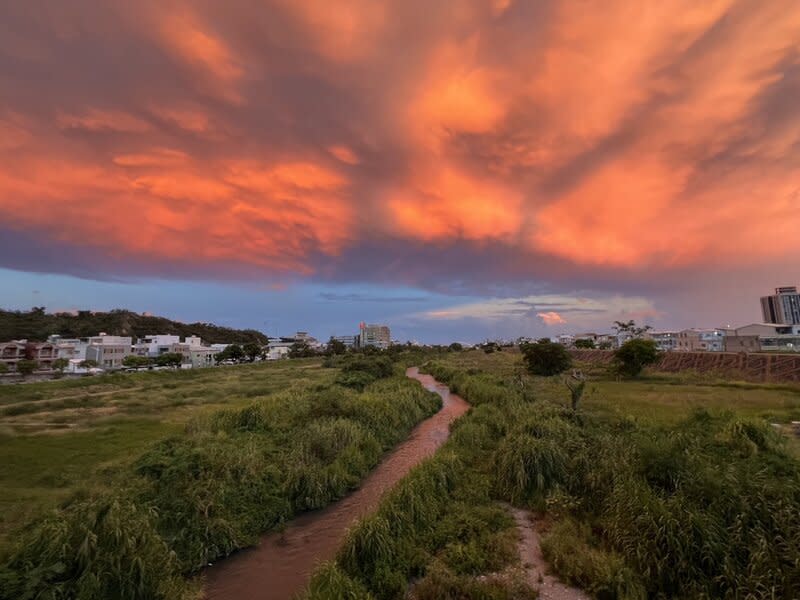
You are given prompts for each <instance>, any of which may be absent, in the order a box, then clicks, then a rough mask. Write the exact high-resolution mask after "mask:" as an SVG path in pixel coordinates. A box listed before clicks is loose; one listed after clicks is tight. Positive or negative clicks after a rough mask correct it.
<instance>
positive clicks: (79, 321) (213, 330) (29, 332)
mask: <svg viewBox="0 0 800 600" xmlns="http://www.w3.org/2000/svg"><path fill="white" fill-rule="evenodd" d="M100 332H105V333H107V334H109V335H129V336H132V337H134V338H138V337H143V336H145V335H153V334H172V335H180V336H181V337H185V336H187V335H197V336H200V337H201V338H202V339H203V341H204V342H207V343H211V344H216V343H224V342H232V343H239V344H244V343H247V342H257V343H260V344H266V343H267V336H266V335H264V334H263V333H262V332H260V331H256V330H254V329H230V328H228V327H219V326H217V325H213V324H211V323H180V322H178V321H172V320H170V319H167V318H165V317H156V316H150V315H141V314H138V313H135V312H132V311H129V310H123V309H115V310H112V311H110V312H92V311H88V310H87V311H79V312H78V313H77V314H72V313H55V314H50V313H46V312H45V309H44V307H39V308H34V309H32V310H31V311H29V312H22V311H10V310H2V309H0V341H7V340H18V339H28V340H32V341H43V340H46V339H47V336H49V335H51V334H59V335H62V336H64V337H89V336H92V335H97V334H98V333H100Z"/></svg>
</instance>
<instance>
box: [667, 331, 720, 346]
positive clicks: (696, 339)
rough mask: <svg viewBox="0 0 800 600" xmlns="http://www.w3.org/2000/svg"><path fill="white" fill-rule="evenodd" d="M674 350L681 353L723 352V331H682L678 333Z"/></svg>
mask: <svg viewBox="0 0 800 600" xmlns="http://www.w3.org/2000/svg"><path fill="white" fill-rule="evenodd" d="M676 350H679V351H681V352H723V351H724V350H725V330H724V329H684V330H683V331H681V332H679V333H678V345H677V348H676Z"/></svg>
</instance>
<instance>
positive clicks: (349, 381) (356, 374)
mask: <svg viewBox="0 0 800 600" xmlns="http://www.w3.org/2000/svg"><path fill="white" fill-rule="evenodd" d="M339 364H341V366H342V371H341V373H340V374H339V376H338V377H337V378H336V383H338V384H339V385H343V386H345V387H350V388H354V389H357V390H363V389H364V388H365V387H366V386H367V385H369V384H370V383H372V382H374V381H377V380H378V379H383V378H385V377H389V376H391V374H392V373H393V372H394V366H393V365H392V360H391V359H390V358H389V357H388V356H357V355H356V356H351V357H348V358H347V359H345V360H342V361H340V362H339Z"/></svg>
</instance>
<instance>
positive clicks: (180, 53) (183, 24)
mask: <svg viewBox="0 0 800 600" xmlns="http://www.w3.org/2000/svg"><path fill="white" fill-rule="evenodd" d="M157 20H158V27H159V30H160V33H161V41H162V43H163V44H164V45H165V46H166V48H167V49H168V51H169V52H170V53H171V54H172V55H173V56H175V57H176V58H177V59H179V60H181V61H182V62H184V63H185V64H186V65H187V66H188V67H189V68H191V69H192V70H193V71H194V72H195V74H196V75H197V77H198V82H199V83H200V84H201V86H202V87H203V88H204V89H205V90H206V91H208V92H209V93H212V94H214V95H216V96H218V97H220V98H223V99H225V100H227V101H229V102H232V103H234V104H241V103H242V102H243V100H244V98H243V96H242V95H241V93H240V92H239V90H238V88H237V84H238V82H239V80H240V79H241V78H242V76H243V75H244V72H245V71H244V68H243V66H242V61H241V59H240V58H238V57H237V56H235V55H234V53H233V51H232V50H231V48H230V46H229V45H228V43H226V42H225V41H224V40H223V39H222V38H221V37H220V36H219V35H217V34H215V33H214V32H212V31H211V29H210V28H209V27H208V26H206V25H204V24H201V22H200V20H199V19H198V17H197V16H196V15H194V14H193V13H191V12H190V11H188V10H184V11H181V12H176V13H174V14H171V15H169V16H167V17H165V18H162V17H161V16H158V17H157Z"/></svg>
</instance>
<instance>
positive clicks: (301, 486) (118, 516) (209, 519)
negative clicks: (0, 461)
mask: <svg viewBox="0 0 800 600" xmlns="http://www.w3.org/2000/svg"><path fill="white" fill-rule="evenodd" d="M364 364H365V365H367V364H371V363H370V362H369V361H367V362H365V363H364ZM215 371H216V378H215V377H214V376H213V374H214V372H215ZM338 372H339V371H338V369H322V368H320V361H287V362H282V363H278V364H276V365H252V366H248V367H237V368H233V369H220V370H216V369H214V370H207V371H202V372H197V373H192V374H184V373H183V372H173V373H171V374H172V375H173V377H172V378H169V377H167V376H165V374H162V373H157V374H147V375H145V376H138V375H137V376H135V382H136V383H137V385H138V387H137V386H130V385H128V384H127V382H123V384H122V385H119V390H120V391H118V392H115V393H114V394H103V395H102V396H101V395H100V394H96V395H94V396H92V395H91V394H90V397H93V398H97V397H102V398H105V399H106V404H105V405H104V406H101V408H105V409H108V408H114V409H115V410H114V416H113V417H109V418H105V419H98V418H96V417H97V415H93V414H91V413H90V412H83V413H75V412H73V411H74V408H73V407H72V406H66V405H65V403H64V400H65V398H64V397H63V396H62V397H60V398H59V397H58V396H59V394H62V393H63V387H62V386H60V385H52V386H51V387H50V388H48V387H44V389H42V390H39V392H40V393H45V392H48V391H49V392H50V394H51V398H52V399H47V400H31V401H30V402H31V403H33V404H36V405H37V406H38V405H40V404H42V403H47V404H48V408H47V411H45V414H47V417H46V419H40V420H39V423H40V425H41V428H40V429H39V430H38V431H37V433H36V434H35V435H33V434H26V433H22V432H21V430H20V429H12V431H13V434H11V435H8V436H7V439H8V441H9V443H8V444H7V445H6V446H5V451H6V452H7V454H8V459H9V460H8V462H7V465H6V466H5V468H4V470H3V471H0V478H2V479H4V480H6V481H7V482H8V483H9V485H10V487H13V488H14V489H15V493H14V494H12V495H11V497H10V498H9V500H8V504H9V515H10V518H9V520H8V521H7V522H5V523H4V525H5V526H6V527H7V530H10V531H13V536H14V537H16V538H18V539H17V540H16V543H15V544H13V545H9V546H8V549H7V555H8V556H7V559H6V560H5V564H3V565H0V598H12V597H13V598H28V597H30V598H34V597H43V596H42V595H47V596H48V597H49V596H53V597H86V598H90V597H100V596H102V597H111V596H109V594H112V595H113V597H119V598H165V599H166V598H179V597H181V596H182V595H183V594H184V593H190V592H191V587H192V586H191V585H188V584H186V583H185V582H183V580H182V577H181V576H182V574H186V573H192V572H194V571H195V570H197V569H199V568H200V567H202V566H204V565H205V564H207V563H208V562H210V561H213V560H216V559H217V558H219V557H222V556H225V555H227V554H229V553H231V552H232V551H234V550H236V549H239V548H242V547H245V546H248V545H251V544H253V543H255V542H256V541H257V539H258V536H259V534H261V533H263V532H265V531H268V530H269V529H271V528H273V527H276V526H279V525H280V524H281V523H283V522H285V521H286V520H288V519H290V518H292V517H293V516H294V515H295V514H297V513H299V512H302V511H305V510H310V509H316V508H321V507H323V506H325V505H327V504H329V503H330V502H332V501H334V500H336V499H338V498H341V497H342V496H344V495H345V494H346V493H348V492H349V491H350V490H352V489H354V488H355V487H356V486H358V485H359V483H360V481H361V480H362V478H363V477H364V476H365V475H366V474H367V473H368V472H369V471H370V470H371V469H372V468H373V467H374V466H375V465H376V464H377V463H378V461H379V460H380V458H381V456H382V455H383V453H384V452H385V451H386V450H388V449H389V448H391V447H392V446H394V445H395V444H396V443H397V442H399V441H400V440H401V439H403V438H404V437H405V436H407V435H408V433H409V431H410V430H411V429H412V427H413V426H414V425H416V424H417V423H418V422H419V421H420V420H422V419H424V418H425V417H427V416H430V415H431V414H433V413H434V412H435V411H436V410H438V408H439V407H440V406H441V400H440V398H439V397H438V396H437V395H436V394H433V393H431V392H427V391H425V390H424V389H423V388H422V387H421V386H420V385H419V384H418V383H416V382H413V381H411V380H409V379H407V378H406V377H404V376H402V375H400V374H399V369H398V372H397V373H396V374H395V370H394V368H393V367H392V363H391V361H389V362H388V363H387V368H385V369H383V371H382V372H381V373H376V374H375V377H373V381H372V383H369V384H367V385H365V387H364V389H363V390H362V391H357V390H353V389H348V388H346V387H342V386H341V385H336V384H334V383H333V382H334V380H335V379H336V378H337V374H338ZM166 375H169V373H167V374H166ZM98 385H105V386H107V385H109V382H105V383H101V382H98ZM115 385H116V384H115ZM359 387H360V386H359ZM276 390H280V391H276ZM10 406H15V405H13V404H6V405H5V407H6V409H7V408H9V407H10ZM91 410H94V409H93V408H89V409H86V411H91ZM53 411H60V415H59V416H64V417H66V420H67V421H69V422H70V425H73V426H74V427H73V428H72V429H70V430H68V431H66V432H61V431H60V430H59V429H58V428H55V427H54V425H53V423H54V422H55V421H54V416H53V415H52V414H49V413H52V412H53ZM22 415H27V416H30V415H33V416H37V417H41V416H42V415H41V413H37V412H35V411H34V412H27V413H25V412H21V413H19V414H16V415H6V420H10V419H14V418H17V417H20V416H22ZM16 425H17V426H18V425H19V422H16ZM59 502H60V506H59V508H57V509H56V510H49V511H48V510H47V509H48V508H51V509H52V508H55V504H56V503H59ZM37 516H39V517H41V518H36V517H37ZM25 523H28V524H27V525H26V526H25V527H23V528H20V526H21V525H23V524H25ZM112 590H120V591H119V592H118V593H117V592H113V593H112ZM98 595H99V596H98Z"/></svg>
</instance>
